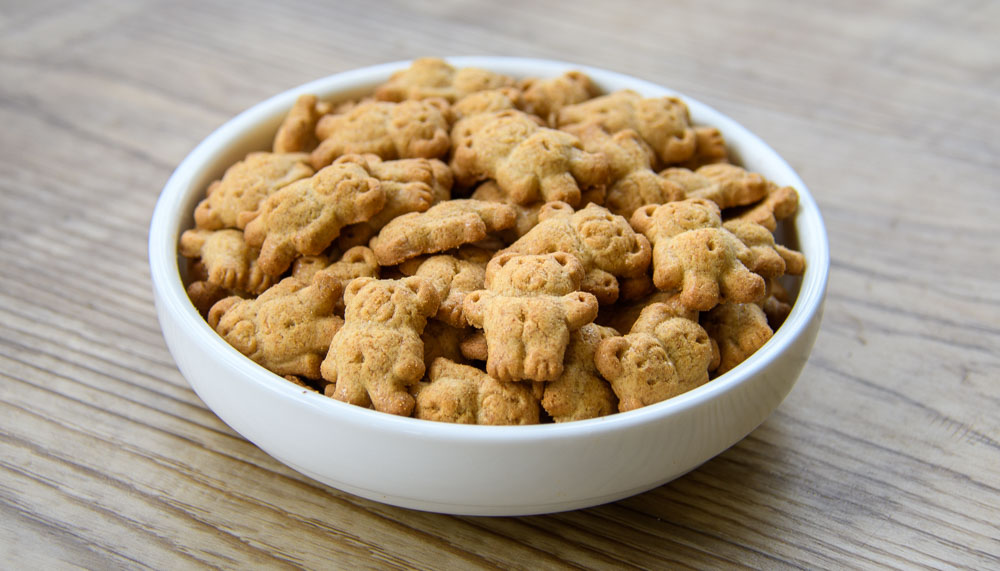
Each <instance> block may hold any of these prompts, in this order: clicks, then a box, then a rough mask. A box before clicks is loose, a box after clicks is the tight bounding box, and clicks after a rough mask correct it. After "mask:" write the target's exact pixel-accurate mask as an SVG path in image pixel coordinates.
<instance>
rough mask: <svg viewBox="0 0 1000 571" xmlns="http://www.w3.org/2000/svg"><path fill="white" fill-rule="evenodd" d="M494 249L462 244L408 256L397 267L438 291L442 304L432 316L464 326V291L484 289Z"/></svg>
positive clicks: (454, 325) (453, 324)
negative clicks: (421, 255) (440, 251)
mask: <svg viewBox="0 0 1000 571" xmlns="http://www.w3.org/2000/svg"><path fill="white" fill-rule="evenodd" d="M492 256H493V252H491V251H489V250H484V249H482V248H476V247H474V246H462V247H461V248H459V249H457V250H455V251H454V252H453V253H452V254H439V255H435V256H430V257H427V258H411V259H409V260H407V261H405V262H403V263H402V264H400V266H399V269H400V271H401V272H402V273H403V274H405V275H408V276H420V277H422V278H425V279H427V280H428V281H430V283H431V284H432V285H433V286H434V288H435V289H437V291H438V296H439V297H440V298H441V305H440V306H439V307H438V311H437V314H436V315H435V316H434V317H435V318H436V319H439V320H441V321H443V322H445V323H447V324H448V325H451V326H452V327H465V326H466V325H467V322H466V321H465V316H464V315H463V314H462V303H463V301H464V300H465V295H466V294H467V293H469V292H471V291H475V290H478V289H483V284H484V283H485V281H486V264H487V263H489V261H490V258H491V257H492Z"/></svg>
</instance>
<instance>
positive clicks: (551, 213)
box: [538, 200, 573, 222]
mask: <svg viewBox="0 0 1000 571" xmlns="http://www.w3.org/2000/svg"><path fill="white" fill-rule="evenodd" d="M572 214H573V207H572V206H570V205H569V204H567V203H565V202H563V201H561V200H554V201H552V202H546V203H545V204H544V205H542V208H541V210H539V211H538V221H539V222H543V221H545V220H547V219H549V218H555V217H556V216H571V215H572Z"/></svg>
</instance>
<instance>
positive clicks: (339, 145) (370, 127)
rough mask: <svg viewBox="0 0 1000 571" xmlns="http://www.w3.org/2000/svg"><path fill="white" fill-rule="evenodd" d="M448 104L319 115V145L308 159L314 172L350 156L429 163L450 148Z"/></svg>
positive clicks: (374, 105) (374, 106)
mask: <svg viewBox="0 0 1000 571" xmlns="http://www.w3.org/2000/svg"><path fill="white" fill-rule="evenodd" d="M447 113H448V104H447V102H445V101H444V100H441V99H427V100H423V101H404V102H402V103H389V102H386V101H370V102H365V103H359V104H358V105H356V106H354V107H352V108H350V109H349V110H347V111H345V112H344V113H339V114H332V113H331V114H329V115H324V116H323V117H322V118H321V119H320V120H319V123H318V124H317V125H316V136H317V137H319V139H320V143H319V146H317V147H316V148H315V149H314V150H313V152H312V153H311V155H310V160H311V162H312V166H313V168H316V169H320V168H322V167H324V166H326V165H328V164H330V163H332V162H333V161H334V159H336V158H338V157H340V156H343V155H347V154H351V153H357V154H367V153H371V154H375V155H378V156H379V157H381V158H383V159H385V160H392V159H414V158H424V159H434V158H440V157H443V156H444V155H445V154H447V152H448V149H449V148H450V147H451V141H450V139H449V138H448V120H447V119H446V115H447Z"/></svg>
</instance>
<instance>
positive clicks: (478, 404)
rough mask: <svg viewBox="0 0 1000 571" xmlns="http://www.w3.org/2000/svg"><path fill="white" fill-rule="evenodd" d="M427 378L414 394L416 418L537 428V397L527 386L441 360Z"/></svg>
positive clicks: (528, 385)
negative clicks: (505, 381) (532, 425)
mask: <svg viewBox="0 0 1000 571" xmlns="http://www.w3.org/2000/svg"><path fill="white" fill-rule="evenodd" d="M429 378H430V381H429V382H426V383H420V385H418V387H417V388H416V390H415V391H414V392H415V393H416V408H415V409H414V411H413V416H415V417H416V418H422V419H424V420H436V421H439V422H454V423H458V424H492V425H511V424H538V419H539V410H540V408H539V406H538V397H536V396H535V394H534V391H533V389H532V387H531V384H530V383H503V382H500V381H498V380H496V379H494V378H493V377H491V376H490V375H487V374H486V373H484V372H483V371H481V370H479V369H477V368H475V367H470V366H467V365H461V364H458V363H455V362H452V361H449V360H448V359H445V358H443V357H439V358H437V359H435V360H434V362H433V363H432V364H431V367H430V375H429Z"/></svg>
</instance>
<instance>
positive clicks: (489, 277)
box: [484, 252, 520, 289]
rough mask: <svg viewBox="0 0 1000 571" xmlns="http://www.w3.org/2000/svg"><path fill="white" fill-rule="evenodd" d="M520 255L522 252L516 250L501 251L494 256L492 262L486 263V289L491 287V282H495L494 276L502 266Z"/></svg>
mask: <svg viewBox="0 0 1000 571" xmlns="http://www.w3.org/2000/svg"><path fill="white" fill-rule="evenodd" d="M518 256H520V254H518V253H516V252H501V253H499V254H497V255H495V256H493V258H492V259H491V260H490V262H489V263H488V264H486V280H485V283H484V285H485V286H486V289H490V284H492V283H493V276H495V275H496V273H497V272H499V271H500V268H502V267H504V266H505V265H506V264H507V262H509V261H511V260H513V259H514V258H516V257H518Z"/></svg>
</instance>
